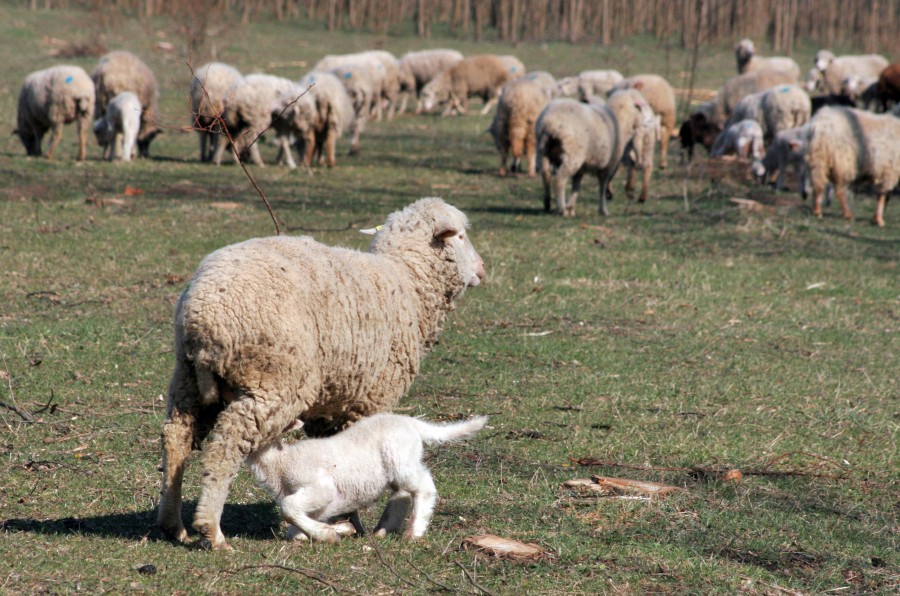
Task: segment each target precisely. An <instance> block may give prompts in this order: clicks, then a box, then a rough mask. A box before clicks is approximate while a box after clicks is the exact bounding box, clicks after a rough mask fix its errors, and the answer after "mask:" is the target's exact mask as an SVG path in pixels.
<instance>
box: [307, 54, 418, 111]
mask: <svg viewBox="0 0 900 596" xmlns="http://www.w3.org/2000/svg"><path fill="white" fill-rule="evenodd" d="M351 65H355V66H357V67H367V68H370V69H371V73H370V76H372V77H377V78H378V79H379V80H380V88H381V97H382V99H383V100H384V101H385V102H387V105H388V118H389V119H390V118H393V114H394V111H395V110H396V109H397V105H398V100H399V98H400V89H401V85H402V75H401V73H400V67H399V65H398V62H397V58H396V57H395V56H394V55H393V54H391V53H390V52H386V51H384V50H368V51H365V52H357V53H355V54H331V55H328V56H325V57H324V58H322V59H321V60H319V61H318V62H317V63H316V65H315V66H314V67H313V69H312V72H330V71H332V70H334V69H335V68H341V67H345V66H351ZM375 118H376V119H377V120H381V118H382V104H381V102H380V101H379V102H378V103H377V111H376V113H375Z"/></svg>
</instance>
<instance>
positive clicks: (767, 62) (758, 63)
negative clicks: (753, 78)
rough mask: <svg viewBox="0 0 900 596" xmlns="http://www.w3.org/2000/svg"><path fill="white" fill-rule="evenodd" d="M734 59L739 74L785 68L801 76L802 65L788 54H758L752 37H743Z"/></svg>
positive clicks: (736, 48) (786, 70)
mask: <svg viewBox="0 0 900 596" xmlns="http://www.w3.org/2000/svg"><path fill="white" fill-rule="evenodd" d="M734 59H735V61H736V62H737V71H738V74H744V73H745V72H753V71H754V70H761V69H764V68H768V69H773V70H783V71H785V72H789V73H790V74H792V75H794V78H795V79H799V78H800V65H799V64H797V61H796V60H794V59H793V58H788V57H787V56H770V57H768V58H764V57H762V56H759V55H757V54H756V46H755V45H754V44H753V40H752V39H746V38H745V39H742V40H741V41H739V42H738V44H737V45H736V46H735V47H734Z"/></svg>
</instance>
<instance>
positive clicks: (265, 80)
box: [213, 73, 295, 166]
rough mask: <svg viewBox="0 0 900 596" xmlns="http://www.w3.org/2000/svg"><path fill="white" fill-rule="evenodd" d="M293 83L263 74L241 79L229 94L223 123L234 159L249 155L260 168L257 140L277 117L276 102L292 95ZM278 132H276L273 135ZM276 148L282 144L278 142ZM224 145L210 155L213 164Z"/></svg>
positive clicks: (262, 164)
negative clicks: (229, 139)
mask: <svg viewBox="0 0 900 596" xmlns="http://www.w3.org/2000/svg"><path fill="white" fill-rule="evenodd" d="M294 87H295V84H294V82H293V81H291V80H289V79H286V78H284V77H276V76H274V75H267V74H258V73H257V74H250V75H247V76H245V77H243V78H242V79H241V80H240V81H238V83H237V84H236V85H235V86H234V87H233V88H232V89H231V90H229V91H227V92H226V93H227V101H226V103H225V114H224V120H225V124H226V126H228V131H229V132H230V134H231V138H232V139H233V141H234V148H233V150H234V153H235V157H237V156H243V155H244V154H245V153H248V152H249V156H250V160H251V161H252V162H253V163H254V164H256V165H258V166H264V165H265V164H264V163H263V159H262V155H260V152H259V143H258V139H259V137H260V136H261V135H262V134H263V133H264V132H265V131H266V130H268V129H269V127H271V126H272V116H273V113H277V111H278V109H277V107H276V106H277V104H278V102H279V100H280V98H281V97H282V96H284V95H287V94H290V93H291V92H293V91H294ZM277 133H278V131H277V130H276V134H277ZM278 141H279V144H280V145H283V144H284V140H283V139H281V138H279V139H278ZM225 145H226V144H225V143H220V144H219V146H218V147H217V148H216V152H215V154H214V155H213V163H215V164H216V165H220V164H221V163H222V156H223V154H224V153H225Z"/></svg>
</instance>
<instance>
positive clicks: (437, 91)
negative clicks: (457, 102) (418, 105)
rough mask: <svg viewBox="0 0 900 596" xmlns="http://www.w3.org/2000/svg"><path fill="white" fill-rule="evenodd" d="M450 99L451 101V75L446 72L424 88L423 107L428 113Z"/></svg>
mask: <svg viewBox="0 0 900 596" xmlns="http://www.w3.org/2000/svg"><path fill="white" fill-rule="evenodd" d="M448 99H450V75H449V74H447V72H446V71H444V72H442V73H441V74H439V75H438V76H436V77H434V78H433V79H431V80H430V81H428V83H427V84H426V85H425V86H424V87H422V107H423V108H424V109H425V111H426V112H430V111H431V110H433V109H434V108H435V106H437V105H438V104H441V103H444V102H445V101H447V100H448Z"/></svg>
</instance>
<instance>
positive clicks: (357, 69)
mask: <svg viewBox="0 0 900 596" xmlns="http://www.w3.org/2000/svg"><path fill="white" fill-rule="evenodd" d="M331 73H332V74H333V75H334V76H336V77H337V78H338V80H339V81H340V82H341V83H342V84H343V85H344V88H345V89H346V90H347V94H348V95H349V97H350V101H351V102H352V103H353V111H354V114H355V117H354V119H353V124H352V125H351V126H350V155H356V154H358V153H359V136H360V135H361V134H362V132H363V130H365V127H366V123H367V122H368V121H369V114H371V113H373V112H375V113H377V110H378V104H379V103H380V102H381V81H380V80H379V77H377V76H375V73H373V72H372V70H371V69H369V68H366V67H365V66H360V65H356V64H351V65H347V66H341V67H338V68H335V69H334V70H332V71H331Z"/></svg>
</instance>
